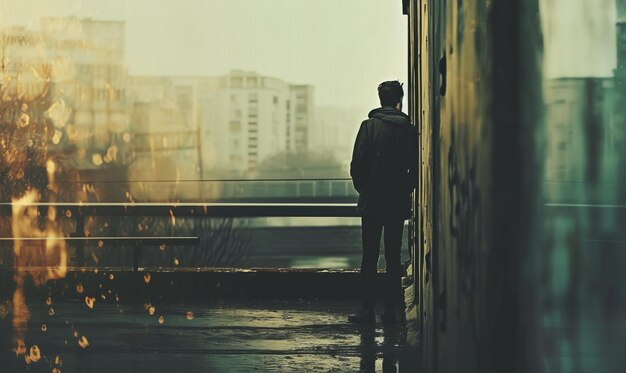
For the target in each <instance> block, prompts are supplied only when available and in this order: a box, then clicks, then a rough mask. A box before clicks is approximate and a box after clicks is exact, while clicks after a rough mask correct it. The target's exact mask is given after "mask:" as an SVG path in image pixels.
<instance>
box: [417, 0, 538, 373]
mask: <svg viewBox="0 0 626 373" xmlns="http://www.w3.org/2000/svg"><path fill="white" fill-rule="evenodd" d="M411 6H412V9H411V12H410V14H409V17H410V18H411V19H412V22H414V23H415V24H416V25H417V27H415V30H417V31H418V32H417V33H413V35H412V36H413V39H412V40H411V42H412V43H413V48H414V51H419V52H417V53H415V52H414V53H413V54H412V57H413V63H414V65H415V66H417V68H416V70H415V74H414V76H415V77H416V81H417V83H418V84H417V85H416V87H418V89H419V91H418V92H416V94H415V96H414V97H413V98H414V100H415V111H414V113H413V114H414V119H415V120H416V122H418V123H419V126H420V129H421V138H420V140H421V143H420V145H421V160H422V162H421V164H422V168H421V176H422V178H421V185H420V189H419V193H418V194H419V214H418V220H419V227H420V228H421V229H420V230H419V233H420V234H421V238H420V242H421V243H422V245H421V246H419V249H420V253H418V255H419V256H420V257H421V261H420V263H419V266H420V272H419V273H420V278H419V282H420V288H421V296H420V297H419V299H420V310H421V312H422V316H423V321H422V322H423V325H422V329H421V332H422V357H423V366H424V371H429V372H478V371H481V372H514V371H527V366H526V365H524V364H525V363H526V362H528V359H526V354H527V351H526V349H525V348H524V346H525V345H526V344H525V341H526V335H525V333H524V330H521V329H520V327H521V326H522V325H523V324H522V323H520V320H521V319H522V318H523V317H522V315H521V314H520V312H521V308H520V304H521V301H522V294H521V293H520V291H519V290H520V288H521V287H522V283H521V282H522V279H523V275H522V271H523V269H524V266H523V265H524V261H523V255H524V254H523V251H524V249H523V248H524V247H525V246H526V241H527V240H528V239H529V238H530V237H529V236H528V234H530V233H531V229H530V228H531V226H530V225H529V224H528V221H529V220H530V216H531V214H533V213H534V209H533V207H534V206H535V205H537V203H536V202H535V201H534V200H533V198H536V194H533V193H532V192H533V189H536V187H537V182H538V179H536V178H533V177H532V175H531V177H530V178H528V177H527V175H526V173H525V172H526V170H527V169H528V168H529V166H531V163H532V162H534V161H533V159H534V158H533V154H534V153H533V146H534V144H533V142H532V138H531V137H532V136H531V134H532V133H534V126H535V125H536V124H537V123H538V121H537V118H538V117H539V115H540V105H538V104H537V103H538V102H539V100H540V85H539V84H538V83H537V82H538V81H539V75H538V71H537V66H536V65H537V55H538V53H540V51H541V48H540V42H539V40H540V39H539V37H538V33H539V28H538V20H537V19H536V18H533V17H532V11H533V2H532V1H514V0H513V1H511V0H508V1H503V0H499V1H498V0H493V1H476V0H474V1H469V0H464V1H460V0H455V1H450V0H448V1H436V2H434V1H425V0H422V1H413V2H412V4H411ZM535 6H536V4H535ZM535 22H537V24H535ZM522 32H523V33H524V40H523V41H522V40H521V39H522V38H521V33H522ZM524 229H526V230H527V231H524Z"/></svg>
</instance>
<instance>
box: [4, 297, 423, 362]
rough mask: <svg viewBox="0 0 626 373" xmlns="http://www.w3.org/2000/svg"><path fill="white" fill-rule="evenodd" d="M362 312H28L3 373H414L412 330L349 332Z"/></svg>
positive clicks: (44, 308)
mask: <svg viewBox="0 0 626 373" xmlns="http://www.w3.org/2000/svg"><path fill="white" fill-rule="evenodd" d="M151 307H153V308H151ZM356 307H357V303H356V302H353V301H348V302H342V301H314V300H311V301H308V300H306V301H303V300H300V301H298V300H293V301H267V300H262V301H252V300H251V301H241V300H237V301H234V300H232V301H215V302H210V303H207V302H205V303H198V304H188V305H158V304H151V305H137V306H128V305H127V306H124V305H118V304H98V301H97V300H96V302H95V304H94V306H93V308H89V307H88V305H87V304H86V303H84V302H78V301H61V302H60V303H55V302H52V304H51V305H47V304H45V303H44V304H42V305H37V306H31V309H30V313H31V315H30V319H29V321H28V326H27V327H26V328H24V329H19V330H18V331H19V332H21V334H22V336H23V339H24V342H25V347H26V354H22V355H20V356H19V357H16V353H15V352H14V351H9V349H10V348H11V347H12V346H9V345H8V344H9V343H8V342H12V340H13V339H14V338H13V337H11V336H12V335H13V333H14V329H13V328H12V326H11V322H10V317H7V318H5V319H4V320H1V321H0V338H1V339H2V347H3V351H2V355H1V356H0V372H26V371H27V372H39V371H41V372H51V371H53V369H54V368H59V371H60V372H62V373H74V372H76V373H83V372H167V371H171V372H248V371H252V372H359V371H361V372H383V371H384V372H414V371H415V369H414V367H415V363H416V360H417V357H416V354H415V353H414V351H412V350H411V349H410V348H409V347H407V346H406V344H405V334H406V333H405V330H404V329H403V328H401V327H383V325H382V324H381V323H380V321H379V320H377V324H376V325H375V326H370V327H359V326H357V325H353V324H350V323H348V322H347V320H346V315H347V314H348V313H350V312H353V311H354V310H355V309H356ZM50 309H52V310H53V311H54V312H53V313H54V314H53V315H50V313H52V312H51V311H50ZM83 337H84V338H83ZM85 342H87V343H88V345H86V343H85ZM81 344H82V346H81ZM32 345H37V347H38V349H39V351H40V355H41V359H39V360H38V361H37V362H30V364H27V363H26V360H28V359H26V358H25V357H26V356H36V351H35V355H33V354H32V353H31V347H32ZM57 356H58V360H57V359H56V357H57Z"/></svg>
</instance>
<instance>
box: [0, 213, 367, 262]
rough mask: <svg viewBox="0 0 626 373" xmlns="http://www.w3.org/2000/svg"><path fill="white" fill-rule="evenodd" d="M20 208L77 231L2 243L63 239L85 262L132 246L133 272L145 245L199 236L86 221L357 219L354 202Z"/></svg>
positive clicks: (193, 242) (186, 242)
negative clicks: (121, 230)
mask: <svg viewBox="0 0 626 373" xmlns="http://www.w3.org/2000/svg"><path fill="white" fill-rule="evenodd" d="M20 207H22V208H24V207H32V208H37V209H38V212H39V215H40V216H46V214H47V211H48V210H49V209H50V208H55V209H57V211H62V212H69V213H67V214H66V216H70V217H72V218H73V219H75V222H76V230H75V232H73V233H70V236H69V237H66V238H39V237H19V238H17V237H2V238H0V244H1V243H7V244H10V243H13V242H15V241H16V240H20V241H33V242H35V241H44V240H50V239H57V240H58V239H64V240H66V241H67V242H70V243H72V244H74V246H75V247H76V250H77V251H76V260H77V262H78V263H79V264H83V263H84V251H85V244H86V243H92V242H97V243H98V245H117V246H132V247H133V263H132V268H133V272H137V271H138V270H139V260H140V257H141V252H142V248H143V246H144V245H168V246H169V245H181V246H197V245H198V244H199V237H197V236H194V237H162V236H161V237H145V236H144V237H93V236H87V234H86V232H85V218H87V217H92V216H113V217H122V216H153V217H207V218H208V217H356V216H358V214H357V210H356V204H354V203H149V202H147V203H101V202H90V203H80V202H78V203H52V202H39V203H26V204H24V203H20ZM12 214H13V204H12V203H0V216H12Z"/></svg>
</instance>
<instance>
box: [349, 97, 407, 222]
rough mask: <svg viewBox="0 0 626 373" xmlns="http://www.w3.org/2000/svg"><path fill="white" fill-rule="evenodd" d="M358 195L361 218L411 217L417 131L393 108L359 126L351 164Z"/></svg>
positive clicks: (383, 109)
mask: <svg viewBox="0 0 626 373" xmlns="http://www.w3.org/2000/svg"><path fill="white" fill-rule="evenodd" d="M350 175H351V176H352V181H353V184H354V188H355V189H356V190H357V192H359V204H358V211H359V213H360V214H361V216H373V217H380V218H402V219H408V218H409V217H410V216H411V192H412V190H413V189H414V188H415V187H416V185H417V129H416V128H415V126H413V125H412V124H411V122H410V121H409V117H408V116H407V115H406V114H404V113H403V112H401V111H400V110H397V109H396V108H393V107H387V106H384V107H381V108H378V109H374V110H372V111H371V112H370V113H369V119H367V120H365V121H363V123H361V128H360V129H359V133H358V134H357V137H356V141H355V143H354V151H353V153H352V162H351V163H350Z"/></svg>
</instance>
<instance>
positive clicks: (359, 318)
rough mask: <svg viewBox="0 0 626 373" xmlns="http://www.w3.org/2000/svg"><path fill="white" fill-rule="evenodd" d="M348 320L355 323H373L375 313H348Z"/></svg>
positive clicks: (374, 321)
mask: <svg viewBox="0 0 626 373" xmlns="http://www.w3.org/2000/svg"><path fill="white" fill-rule="evenodd" d="M348 321H350V322H353V323H355V324H375V323H376V314H375V313H374V312H373V311H372V312H369V311H368V312H359V313H355V314H352V315H348Z"/></svg>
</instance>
